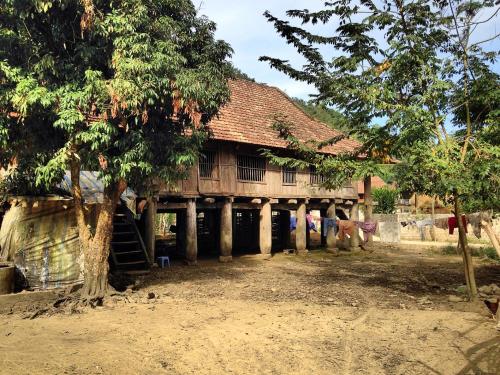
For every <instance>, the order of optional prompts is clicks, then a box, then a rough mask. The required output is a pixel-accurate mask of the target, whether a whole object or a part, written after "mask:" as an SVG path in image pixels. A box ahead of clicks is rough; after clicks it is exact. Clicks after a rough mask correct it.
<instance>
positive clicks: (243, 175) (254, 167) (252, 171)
mask: <svg viewBox="0 0 500 375" xmlns="http://www.w3.org/2000/svg"><path fill="white" fill-rule="evenodd" d="M265 175H266V159H264V158H261V157H258V156H247V155H238V180H241V181H255V182H263V181H264V177H265Z"/></svg>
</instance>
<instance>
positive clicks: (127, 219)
mask: <svg viewBox="0 0 500 375" xmlns="http://www.w3.org/2000/svg"><path fill="white" fill-rule="evenodd" d="M109 255H110V256H109V261H110V265H111V269H113V270H118V271H124V272H130V273H136V272H138V271H139V272H140V271H147V270H149V259H148V255H147V252H146V247H145V246H144V242H143V241H142V238H141V235H140V233H139V230H138V228H137V226H136V225H135V221H134V218H133V215H132V212H130V210H129V209H128V208H127V206H126V205H125V204H124V203H122V204H120V205H118V206H117V208H116V212H115V216H114V219H113V238H112V240H111V249H110V254H109Z"/></svg>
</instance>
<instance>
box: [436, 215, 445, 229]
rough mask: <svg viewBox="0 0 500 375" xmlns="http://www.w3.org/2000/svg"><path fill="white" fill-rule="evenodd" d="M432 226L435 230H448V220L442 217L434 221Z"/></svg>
mask: <svg viewBox="0 0 500 375" xmlns="http://www.w3.org/2000/svg"><path fill="white" fill-rule="evenodd" d="M434 225H435V226H436V228H439V229H444V230H446V229H448V218H446V217H442V218H439V219H436V220H434Z"/></svg>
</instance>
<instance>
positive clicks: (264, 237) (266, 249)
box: [259, 199, 273, 258]
mask: <svg viewBox="0 0 500 375" xmlns="http://www.w3.org/2000/svg"><path fill="white" fill-rule="evenodd" d="M259 222H260V225H259V245H260V253H261V254H262V255H263V256H264V257H265V258H268V257H270V256H271V249H272V245H273V233H272V229H273V227H272V217H271V202H270V201H269V200H264V199H263V200H262V208H261V209H260V221H259Z"/></svg>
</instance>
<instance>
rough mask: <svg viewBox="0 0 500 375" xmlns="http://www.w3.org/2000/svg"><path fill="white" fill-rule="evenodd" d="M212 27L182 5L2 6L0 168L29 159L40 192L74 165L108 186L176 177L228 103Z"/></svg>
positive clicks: (74, 2) (132, 1)
mask: <svg viewBox="0 0 500 375" xmlns="http://www.w3.org/2000/svg"><path fill="white" fill-rule="evenodd" d="M214 31H215V24H214V23H213V22H211V21H209V20H208V19H206V18H204V17H198V16H197V14H196V9H195V7H194V6H193V4H192V3H191V1H188V0H175V1H173V0H141V1H139V0H124V1H102V0H93V1H91V0H86V1H79V0H64V1H40V0H37V1H34V0H33V1H31V0H30V1H11V0H9V1H4V2H2V3H1V4H0V108H1V110H0V144H1V145H2V148H1V149H0V162H1V164H2V165H3V166H6V165H7V164H8V163H9V162H11V161H12V160H13V159H12V158H13V157H16V159H17V161H18V162H21V161H22V163H30V164H31V167H30V169H29V170H30V171H33V170H35V171H36V173H35V175H36V181H37V184H38V185H39V186H45V187H50V186H53V185H54V184H55V183H56V182H59V180H60V177H61V175H62V173H63V172H64V170H65V169H67V168H68V163H69V162H70V160H77V161H78V162H79V163H81V164H82V167H83V168H84V169H89V170H99V171H100V174H101V178H102V180H103V181H104V183H105V185H109V184H112V183H114V182H117V181H118V180H121V179H123V180H125V181H127V182H128V183H129V185H131V186H132V187H135V188H147V187H148V186H150V185H151V183H152V180H151V176H155V177H157V178H158V179H160V180H161V181H162V182H164V183H169V182H173V181H176V180H177V179H179V178H180V177H182V176H184V174H185V172H186V170H187V169H188V168H189V166H190V165H192V164H193V163H194V162H195V161H196V158H197V154H198V150H199V149H200V147H201V145H202V142H203V140H204V139H205V138H206V133H205V129H204V124H206V123H207V122H208V121H209V120H210V118H212V117H213V116H214V115H215V114H216V113H217V112H218V109H219V107H220V106H221V105H222V104H223V103H224V102H225V101H227V100H228V98H229V90H228V87H227V78H228V77H229V76H230V75H231V71H232V67H231V65H230V63H229V62H228V61H227V58H228V56H229V55H230V53H231V49H230V47H229V46H228V45H227V44H226V43H225V42H223V41H217V40H215V39H214ZM4 146H7V147H4Z"/></svg>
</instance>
